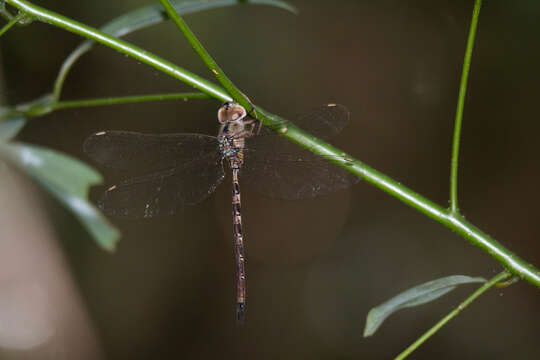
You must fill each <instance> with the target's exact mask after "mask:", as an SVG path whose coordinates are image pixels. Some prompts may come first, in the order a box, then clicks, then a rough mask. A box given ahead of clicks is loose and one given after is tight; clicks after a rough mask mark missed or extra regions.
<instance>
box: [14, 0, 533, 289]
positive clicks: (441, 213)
mask: <svg viewBox="0 0 540 360" xmlns="http://www.w3.org/2000/svg"><path fill="white" fill-rule="evenodd" d="M6 1H7V2H8V3H10V4H11V5H13V6H14V7H17V8H18V9H19V10H22V11H24V12H27V13H28V14H30V15H32V16H34V17H36V18H38V19H39V20H41V21H45V22H47V23H49V24H52V25H55V26H58V27H61V28H63V29H66V30H68V31H71V32H74V33H76V34H79V35H81V36H84V37H87V38H89V39H92V40H95V41H98V42H100V43H102V44H104V45H107V46H109V47H113V48H115V49H116V50H118V51H120V52H122V53H124V54H127V55H129V56H132V57H134V58H136V59H138V60H140V61H141V62H144V63H146V64H148V65H150V66H152V67H154V68H156V69H158V70H160V71H162V72H164V73H166V74H168V75H170V76H173V77H175V78H177V79H179V80H181V81H183V82H186V83H187V84H190V85H191V86H193V87H196V88H198V89H200V90H201V91H202V92H204V93H206V94H208V95H209V96H212V97H214V98H216V99H219V100H221V101H231V100H232V99H231V97H230V96H229V95H228V94H227V93H226V92H225V90H224V89H223V88H221V87H219V86H217V85H214V84H212V83H210V82H208V81H207V80H205V79H202V78H201V77H199V76H197V75H194V74H191V73H190V72H188V71H186V70H184V69H182V68H180V67H178V66H176V65H174V64H172V63H170V62H168V61H166V60H163V59H161V58H159V57H157V56H155V55H153V54H150V53H148V52H146V51H144V50H142V49H140V48H138V47H136V46H134V45H131V44H129V43H127V42H124V41H122V40H119V39H116V38H114V37H111V36H108V35H105V34H103V33H102V32H99V31H97V30H95V29H92V28H90V27H88V26H85V25H83V24H81V23H78V22H76V21H73V20H70V19H68V18H66V17H63V16H61V15H58V14H55V13H53V12H51V11H48V10H44V9H42V8H40V7H38V6H35V5H33V4H30V3H28V2H27V1H24V0H6ZM256 109H257V113H258V114H259V115H260V117H259V119H260V120H261V121H262V122H263V123H264V124H265V125H267V126H269V127H271V128H274V129H276V128H279V129H280V134H281V135H282V136H285V137H286V138H288V139H289V140H291V141H294V142H295V143H297V144H299V145H301V146H303V147H305V148H307V149H310V150H311V151H313V152H315V153H317V154H319V155H323V156H327V157H328V158H329V159H331V161H333V162H334V163H336V164H337V165H338V166H341V167H343V168H344V169H347V170H348V171H350V172H351V173H353V174H356V175H358V176H360V177H362V178H363V179H365V180H366V181H367V182H369V183H371V184H373V185H374V186H376V187H377V188H379V189H381V190H383V191H385V192H386V193H388V194H390V195H391V196H393V197H395V198H397V199H399V200H401V201H403V202H404V203H406V204H407V205H409V206H411V207H413V208H414V209H416V210H418V211H420V212H422V213H423V214H426V215H427V216H429V217H431V218H432V219H434V220H436V221H438V222H440V223H441V224H443V225H445V226H447V227H448V228H450V229H451V230H453V231H455V232H457V233H459V234H460V235H461V236H463V237H464V238H465V239H467V240H468V241H469V242H470V243H472V244H473V245H476V246H478V247H480V248H481V249H483V250H484V251H486V252H488V253H489V254H490V255H491V256H492V257H493V258H495V259H497V261H499V262H500V263H501V264H503V265H504V266H505V267H506V268H507V269H508V270H510V271H511V272H512V273H513V274H515V275H517V276H519V277H521V278H524V279H526V280H527V281H529V282H530V283H531V284H534V285H536V286H537V287H540V271H539V270H538V269H536V268H535V267H534V266H533V265H531V264H529V263H527V262H526V261H524V260H523V259H521V258H519V257H518V256H517V255H515V254H513V253H512V252H511V251H509V250H508V249H506V248H505V247H504V246H502V245H501V244H500V243H499V242H497V241H496V240H495V239H493V238H491V237H490V236H489V235H487V234H485V233H484V232H482V231H481V230H480V229H478V228H476V227H475V226H474V225H472V224H471V223H469V222H468V221H467V220H465V219H464V218H463V217H462V216H460V215H459V214H456V213H451V212H449V211H448V210H446V209H444V208H442V207H441V206H439V205H437V204H435V203H433V202H432V201H430V200H428V199H426V198H425V197H423V196H421V195H419V194H417V193H415V192H414V191H412V190H411V189H409V188H407V187H405V186H403V185H401V184H400V183H398V182H397V181H395V180H393V179H391V178H389V177H388V176H386V175H384V174H383V173H381V172H379V171H377V170H375V169H372V168H371V167H369V166H368V165H366V164H363V163H362V162H360V161H358V160H356V159H354V158H353V157H352V156H350V155H348V154H346V153H344V152H342V151H341V150H339V149H337V148H335V147H333V146H332V145H330V144H328V143H325V142H323V141H321V140H319V139H317V138H315V137H313V136H311V135H310V134H308V133H306V132H304V131H302V130H301V129H299V128H297V127H296V126H294V125H293V124H292V123H290V122H288V121H286V120H285V119H283V118H280V117H279V116H276V115H273V114H271V113H269V112H266V111H264V110H263V109H261V108H260V107H256Z"/></svg>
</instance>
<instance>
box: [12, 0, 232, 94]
mask: <svg viewBox="0 0 540 360" xmlns="http://www.w3.org/2000/svg"><path fill="white" fill-rule="evenodd" d="M6 2H8V3H9V4H11V5H12V6H14V7H16V8H18V9H19V10H21V11H23V12H25V13H27V14H29V15H31V16H33V17H35V18H36V19H37V20H40V21H43V22H45V23H48V24H51V25H54V26H58V27H60V28H62V29H65V30H67V31H70V32H72V33H75V34H77V35H80V36H83V37H86V38H89V39H92V40H95V41H96V42H99V43H101V44H103V45H106V46H108V47H111V48H113V49H115V50H116V51H119V52H121V53H123V54H126V55H129V56H131V57H133V58H135V59H137V60H139V61H140V62H143V63H145V64H148V65H150V66H152V67H153V68H155V69H157V70H160V71H162V72H164V73H166V74H168V75H170V76H172V77H174V78H176V79H178V80H180V81H183V82H185V83H187V84H189V85H191V86H193V87H194V88H196V89H198V90H200V91H202V92H204V93H206V94H208V95H210V96H212V97H214V98H217V99H220V100H221V101H231V100H232V99H231V97H230V96H229V95H228V94H227V93H226V92H225V91H224V90H223V89H221V88H220V87H219V86H216V85H215V84H212V83H211V82H209V81H208V80H206V79H203V78H202V77H200V76H198V75H195V74H193V73H191V72H189V71H187V70H185V69H182V68H181V67H179V66H177V65H175V64H173V63H171V62H169V61H167V60H165V59H162V58H160V57H158V56H156V55H154V54H151V53H149V52H148V51H146V50H143V49H141V48H139V47H137V46H135V45H132V44H129V43H128V42H126V41H123V40H121V39H118V38H115V37H113V36H110V35H107V34H105V33H103V32H101V31H99V30H97V29H94V28H91V27H90V26H86V25H84V24H82V23H80V22H77V21H74V20H71V19H68V18H66V17H65V16H62V15H60V14H57V13H55V12H52V11H49V10H46V9H43V8H41V7H39V6H36V5H34V4H31V3H29V2H28V1H25V0H6Z"/></svg>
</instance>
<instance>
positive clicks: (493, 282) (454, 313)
mask: <svg viewBox="0 0 540 360" xmlns="http://www.w3.org/2000/svg"><path fill="white" fill-rule="evenodd" d="M511 276H512V275H511V274H510V273H509V272H508V271H503V272H501V273H499V274H497V275H496V276H494V277H493V278H491V279H490V280H489V281H488V282H486V283H485V284H484V285H482V286H481V287H480V288H478V290H476V291H475V292H474V293H472V295H471V296H469V297H468V298H467V299H465V301H463V302H462V303H461V304H459V306H458V307H456V308H455V309H454V310H452V312H450V313H449V314H448V315H446V316H445V317H444V318H442V319H441V320H440V321H439V322H437V324H435V325H434V326H433V327H432V328H431V329H429V330H428V331H426V332H425V333H424V334H423V335H422V336H421V337H419V338H418V340H416V341H415V342H414V343H412V344H411V345H410V346H409V347H408V348H407V349H405V350H404V351H403V352H402V353H401V354H399V355H398V356H397V357H396V358H395V360H403V359H405V358H406V357H407V356H409V355H410V354H411V353H412V352H413V351H414V350H416V349H417V348H418V347H419V346H420V345H422V344H423V343H424V342H425V341H426V340H427V339H429V338H430V337H431V336H432V335H433V334H435V333H436V332H437V331H439V329H440V328H442V327H443V326H444V325H446V323H448V322H449V321H450V320H452V319H453V318H454V317H456V316H457V315H458V314H459V313H460V312H461V311H462V310H464V309H465V308H466V307H467V306H469V304H470V303H472V302H473V301H474V300H475V299H476V298H477V297H479V296H480V295H482V294H483V293H484V292H486V291H487V290H488V289H490V288H491V287H493V286H494V285H496V284H497V283H499V282H500V281H503V280H505V279H508V278H509V277H511Z"/></svg>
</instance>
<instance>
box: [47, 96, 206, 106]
mask: <svg viewBox="0 0 540 360" xmlns="http://www.w3.org/2000/svg"><path fill="white" fill-rule="evenodd" d="M208 98H209V96H208V95H207V94H203V93H177V94H155V95H135V96H120V97H109V98H97V99H81V100H72V101H59V102H57V103H54V104H53V105H51V110H59V109H69V108H75V107H88V106H101V105H119V104H129V103H134V102H136V103H140V102H146V101H165V100H187V99H208Z"/></svg>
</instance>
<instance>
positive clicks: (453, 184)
mask: <svg viewBox="0 0 540 360" xmlns="http://www.w3.org/2000/svg"><path fill="white" fill-rule="evenodd" d="M481 6H482V0H476V2H475V4H474V9H473V14H472V20H471V26H470V29H469V38H468V39H467V47H466V49H465V58H464V59H463V71H462V73H461V83H460V86H459V95H458V103H457V109H456V120H455V125H454V140H453V143H452V160H451V163H450V210H451V211H452V213H454V214H457V213H458V212H459V208H458V194H457V193H458V185H457V184H458V158H459V141H460V138H461V123H462V120H463V108H464V106H465V95H466V94H467V80H468V78H469V71H470V67H471V57H472V52H473V47H474V39H475V37H476V28H477V25H478V18H479V16H480V8H481Z"/></svg>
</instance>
